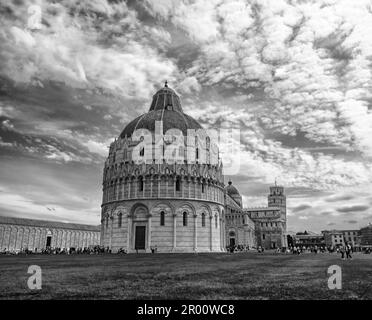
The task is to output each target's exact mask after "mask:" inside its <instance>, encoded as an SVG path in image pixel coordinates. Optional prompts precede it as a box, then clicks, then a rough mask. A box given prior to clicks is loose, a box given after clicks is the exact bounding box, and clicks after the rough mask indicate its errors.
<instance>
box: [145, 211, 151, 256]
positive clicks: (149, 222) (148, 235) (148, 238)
mask: <svg viewBox="0 0 372 320" xmlns="http://www.w3.org/2000/svg"><path fill="white" fill-rule="evenodd" d="M147 217H148V223H147V225H148V232H147V250H150V249H151V217H152V215H151V214H148V216H147ZM147 250H146V251H147Z"/></svg>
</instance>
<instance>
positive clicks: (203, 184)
mask: <svg viewBox="0 0 372 320" xmlns="http://www.w3.org/2000/svg"><path fill="white" fill-rule="evenodd" d="M201 186H202V193H204V183H202V185H201Z"/></svg>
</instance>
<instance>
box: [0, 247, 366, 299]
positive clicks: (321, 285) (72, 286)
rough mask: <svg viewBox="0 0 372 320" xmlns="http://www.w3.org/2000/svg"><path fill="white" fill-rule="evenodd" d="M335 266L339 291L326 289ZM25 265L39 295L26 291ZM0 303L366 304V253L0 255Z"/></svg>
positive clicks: (34, 291)
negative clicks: (34, 271) (36, 271)
mask: <svg viewBox="0 0 372 320" xmlns="http://www.w3.org/2000/svg"><path fill="white" fill-rule="evenodd" d="M334 264H336V265H339V266H340V267H341V270H342V289H341V290H330V289H328V285H327V280H328V277H329V275H328V274H327V269H328V267H329V266H331V265H334ZM30 265H38V266H40V267H41V269H42V289H41V290H33V291H31V290H29V289H28V287H27V279H28V277H29V276H30V275H29V274H27V269H28V267H29V266H30ZM0 299H372V255H365V254H361V253H358V254H354V257H353V260H350V261H343V260H341V259H340V256H339V255H336V254H317V255H315V254H310V253H309V254H303V255H300V256H295V255H284V254H275V253H264V254H259V253H255V252H250V253H237V254H227V253H221V254H160V253H158V254H154V255H151V254H138V255H136V254H128V255H99V256H96V255H71V256H65V255H57V256H53V255H51V256H44V255H35V256H32V255H31V256H3V255H1V256H0Z"/></svg>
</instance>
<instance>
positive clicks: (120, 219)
mask: <svg viewBox="0 0 372 320" xmlns="http://www.w3.org/2000/svg"><path fill="white" fill-rule="evenodd" d="M121 222H122V214H121V212H120V213H119V220H118V228H121Z"/></svg>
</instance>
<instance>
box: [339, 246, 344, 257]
mask: <svg viewBox="0 0 372 320" xmlns="http://www.w3.org/2000/svg"><path fill="white" fill-rule="evenodd" d="M340 253H341V259H342V260H345V248H344V247H343V246H341V247H340Z"/></svg>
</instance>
